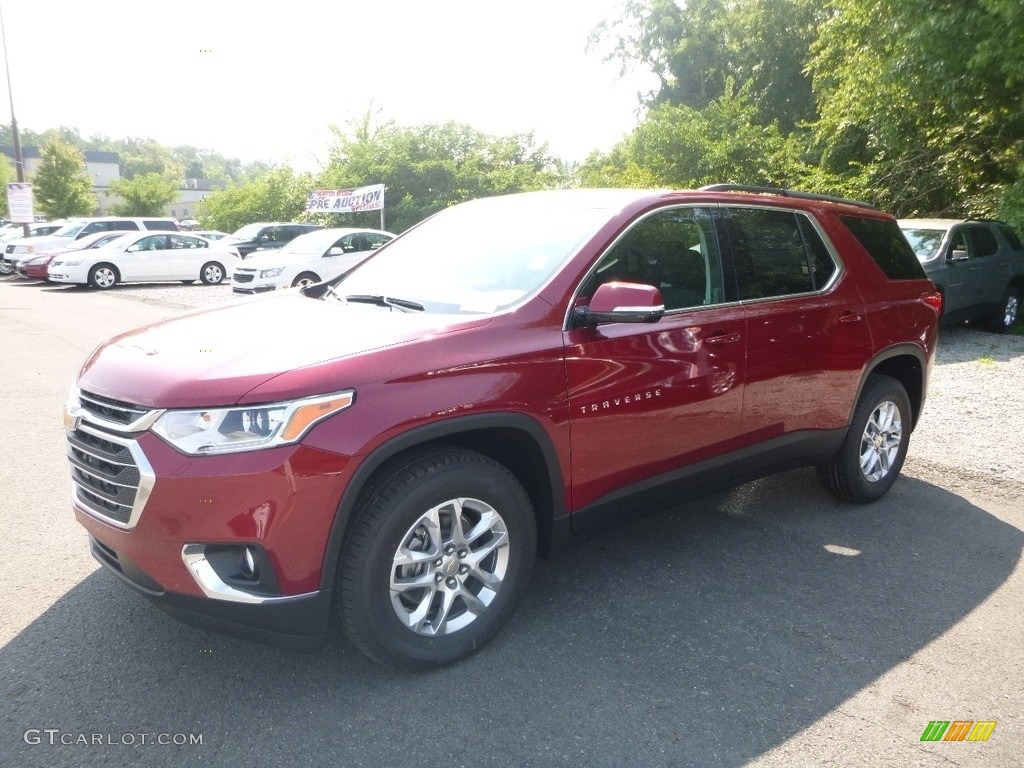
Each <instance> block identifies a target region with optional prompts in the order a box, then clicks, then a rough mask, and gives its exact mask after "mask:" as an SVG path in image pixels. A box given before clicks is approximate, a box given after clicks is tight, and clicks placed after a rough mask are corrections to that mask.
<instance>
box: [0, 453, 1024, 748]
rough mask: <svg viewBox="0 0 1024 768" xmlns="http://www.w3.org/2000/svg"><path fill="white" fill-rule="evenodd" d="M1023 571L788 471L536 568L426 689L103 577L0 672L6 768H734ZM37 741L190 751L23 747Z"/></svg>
mask: <svg viewBox="0 0 1024 768" xmlns="http://www.w3.org/2000/svg"><path fill="white" fill-rule="evenodd" d="M83 546H84V545H83ZM1022 547H1024V534H1022V532H1021V531H1019V530H1017V529H1016V528H1014V527H1013V526H1011V525H1008V524H1006V523H1004V522H1001V521H1000V520H999V519H997V518H995V517H993V516H992V515H990V514H989V513H987V512H985V511H984V510H982V509H980V508H978V507H976V506H974V505H972V504H971V503H969V502H967V501H966V500H965V499H963V498H961V497H959V496H957V495H955V494H952V493H950V492H948V491H946V490H944V489H942V488H939V487H936V486H934V485H931V484H929V483H926V482H923V481H920V480H917V479H914V478H910V477H903V478H901V479H900V481H899V482H898V483H897V484H896V486H894V488H893V489H892V491H891V492H890V494H889V495H888V496H887V497H886V498H885V499H883V500H882V501H880V502H877V503H875V504H872V505H867V506H851V505H845V504H840V503H838V502H835V501H834V500H833V499H832V498H831V497H830V496H828V495H827V494H825V493H824V492H823V491H821V490H820V489H819V488H818V486H817V483H816V479H815V477H814V473H813V471H809V470H796V471H793V472H789V473H786V474H784V475H779V476H777V477H772V478H768V479H765V480H761V481H758V482H755V483H751V484H748V485H745V486H741V487H739V488H737V489H734V490H732V491H729V492H727V493H722V494H718V495H715V496H712V497H709V498H706V499H704V500H701V501H697V502H693V503H690V504H686V505H684V506H681V507H679V508H677V509H675V510H673V511H671V512H668V513H663V514H660V515H657V516H651V517H646V518H643V519H641V520H639V521H637V522H635V523H633V524H631V525H629V526H626V527H623V528H620V529H617V530H616V531H615V532H614V533H611V534H607V535H605V536H602V537H600V538H597V539H594V540H592V541H590V542H588V543H586V544H584V545H582V546H580V547H579V548H577V549H575V550H573V551H572V552H571V553H569V554H567V555H564V556H562V557H560V558H556V559H553V560H550V561H542V562H540V563H538V566H537V568H536V571H535V576H534V578H533V580H532V582H531V585H530V587H529V591H528V594H527V596H526V598H525V600H524V601H523V604H522V605H521V607H520V608H519V610H518V611H517V613H516V614H515V615H514V617H513V619H512V621H511V622H510V623H509V625H507V626H506V627H505V628H504V629H503V631H502V632H501V633H500V634H499V635H498V637H497V638H496V639H495V641H494V642H493V643H492V644H491V645H490V646H488V647H487V648H486V649H484V650H483V651H482V652H480V653H479V654H477V655H476V656H474V657H472V658H470V659H468V660H466V661H464V662H462V663H459V664H457V665H455V666H453V667H450V668H447V669H442V670H438V671H434V672H429V673H419V674H409V673H402V672H397V671H392V670H388V669H384V668H382V667H379V666H377V665H376V664H375V663H373V662H372V661H370V660H368V659H367V658H365V657H364V656H363V655H362V654H361V653H360V652H359V651H358V650H356V649H355V648H354V647H353V646H352V645H350V644H349V643H348V642H347V641H346V640H345V639H343V638H342V637H341V636H340V635H339V634H338V633H335V636H333V637H332V639H331V640H330V642H329V645H328V648H327V649H326V650H324V651H323V652H320V653H318V654H313V655H294V654H290V653H286V652H282V651H278V650H275V649H272V648H268V647H264V646H261V645H257V644H252V643H247V642H245V641H241V640H234V639H230V638H225V637H221V636H218V635H214V634H211V633H207V632H205V631H201V630H197V629H193V628H191V627H187V626H184V625H182V624H179V623H177V622H176V621H174V620H172V619H170V618H168V617H166V616H165V615H164V614H163V613H162V612H160V611H159V610H158V609H156V608H155V607H153V606H152V605H150V604H149V603H148V602H147V601H146V600H144V599H143V598H142V597H140V596H138V595H135V594H134V593H132V592H131V591H129V590H127V589H125V588H124V587H123V586H122V585H121V584H120V583H119V582H117V581H116V580H115V579H114V578H113V577H111V576H109V575H108V574H106V573H103V572H101V571H97V572H94V573H92V574H91V575H90V576H88V577H87V578H85V579H84V580H83V581H82V582H81V583H79V584H78V585H77V586H75V587H74V588H73V589H71V590H70V591H69V592H68V593H66V594H65V595H64V596H63V597H61V598H60V599H59V600H58V601H57V602H56V603H54V604H53V605H52V607H50V608H49V609H48V610H47V611H46V612H45V613H44V614H42V615H41V616H40V617H39V618H38V619H36V620H35V621H34V622H32V624H31V625H29V626H28V627H27V628H26V629H25V630H24V631H22V632H21V633H19V634H18V635H17V636H16V637H15V638H14V639H13V640H12V641H11V642H10V643H9V644H8V645H7V646H6V647H5V648H3V649H2V651H0V659H2V669H3V672H2V675H3V681H2V682H3V698H4V701H6V702H7V704H6V706H5V709H6V710H7V713H6V715H5V723H6V727H5V730H6V731H7V734H6V736H5V737H4V739H3V741H2V743H0V764H3V765H21V766H29V765H55V764H58V763H61V762H62V761H64V760H67V761H70V762H69V763H68V764H71V763H73V764H76V765H101V764H102V765H105V764H107V761H108V760H109V759H112V758H111V754H112V753H113V754H114V755H115V756H116V755H129V754H135V755H142V757H141V758H140V759H144V760H145V763H146V764H147V765H168V766H170V765H175V766H179V765H192V764H196V765H198V764H204V765H205V764H222V763H231V764H235V765H249V764H253V765H255V764H259V765H296V766H300V765H326V764H328V763H332V764H336V765H345V766H356V765H374V766H385V765H407V764H411V763H413V762H415V763H417V764H422V765H442V764H444V765H449V764H450V765H463V764H465V765H472V766H506V765H517V766H529V765H587V766H630V765H643V766H656V765H694V766H740V765H743V764H745V763H747V762H748V761H750V760H752V759H755V758H756V757H758V756H759V755H762V754H764V753H765V752H767V751H768V750H770V749H772V748H773V747H776V746H778V745H779V744H781V743H782V742H784V741H786V740H787V739H789V738H791V737H792V736H794V735H795V734H797V733H799V732H800V731H801V730H803V729H805V728H807V727H808V726H810V725H812V724H813V723H815V722H816V721H817V720H818V719H820V718H822V717H823V716H825V715H826V714H828V713H829V712H830V711H832V710H833V709H835V708H836V707H837V706H838V705H840V704H841V703H842V702H843V701H845V700H846V699H848V698H849V697H851V696H853V695H854V694H856V693H857V692H858V691H861V690H862V689H864V688H865V687H866V686H869V685H871V684H872V683H873V682H875V681H877V680H878V679H879V678H880V677H881V676H882V675H884V674H885V673H886V672H888V671H889V670H891V669H893V667H895V666H896V665H898V664H900V663H901V662H904V661H906V660H907V659H908V658H909V657H910V656H911V655H912V654H914V653H915V652H917V651H918V650H920V649H921V648H922V647H923V646H925V645H926V644H928V643H929V642H931V641H932V640H934V639H935V638H936V637H938V636H939V635H941V634H943V633H944V632H946V631H947V630H949V629H950V628H951V627H953V626H954V625H956V624H957V623H958V622H959V621H960V620H961V619H962V618H963V617H964V616H965V615H966V614H968V613H970V612H971V611H972V610H973V609H975V608H976V607H977V606H978V605H979V604H980V603H981V602H982V601H984V600H985V599H986V597H988V596H989V595H991V594H992V592H993V591H994V590H996V589H997V588H998V587H999V586H1000V585H1001V584H1003V583H1004V582H1005V581H1006V580H1007V578H1008V577H1009V576H1010V574H1011V573H1012V572H1013V570H1014V568H1015V566H1016V564H1017V562H1018V560H1019V559H1020V557H1021V551H1022ZM59 562H60V558H59V556H55V557H54V558H53V561H52V562H50V563H40V564H39V567H41V568H53V567H59ZM936 684H937V685H941V680H936ZM922 725H923V724H922ZM30 728H35V729H46V728H51V729H61V730H62V731H65V732H70V733H75V734H77V733H86V734H94V733H98V734H114V735H115V738H120V735H121V734H125V733H132V734H139V733H166V732H171V733H178V732H183V733H190V734H194V733H201V734H203V745H202V746H201V747H193V746H182V747H164V748H161V749H151V750H148V751H146V752H144V753H140V752H138V751H136V752H130V750H129V748H126V747H123V746H121V745H117V746H114V747H109V746H107V747H103V748H100V747H91V748H78V749H75V748H74V747H68V746H61V745H60V744H59V743H58V744H57V745H55V746H49V745H47V744H46V743H43V744H41V745H38V744H37V745H29V744H26V743H24V739H23V738H22V734H23V732H24V731H25V730H26V729H30ZM118 750H120V752H118ZM118 759H119V760H121V759H122V758H118ZM123 759H124V760H128V759H129V758H128V757H124V758H123Z"/></svg>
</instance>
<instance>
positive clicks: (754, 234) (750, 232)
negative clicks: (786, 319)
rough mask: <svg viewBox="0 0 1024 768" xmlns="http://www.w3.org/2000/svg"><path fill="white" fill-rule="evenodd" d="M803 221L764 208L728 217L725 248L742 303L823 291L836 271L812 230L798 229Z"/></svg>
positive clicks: (742, 210) (737, 211)
mask: <svg viewBox="0 0 1024 768" xmlns="http://www.w3.org/2000/svg"><path fill="white" fill-rule="evenodd" d="M801 218H803V217H802V216H798V215H797V214H795V213H793V212H791V211H776V210H769V209H765V208H733V209H730V210H729V211H728V219H727V228H728V232H729V242H730V245H731V246H732V252H733V256H734V258H735V260H736V271H737V276H738V278H739V284H740V298H741V299H761V298H768V297H772V296H788V295H792V294H797V293H810V292H811V291H814V290H816V287H815V286H816V284H818V283H819V282H820V285H824V281H827V278H828V277H829V276H831V274H832V272H834V271H835V264H834V263H832V259H831V258H830V257H829V255H828V251H827V250H826V249H825V247H824V244H823V243H821V239H820V238H819V237H818V236H817V233H815V232H814V230H813V227H810V226H809V225H805V226H804V227H801V225H800V221H799V219H801ZM805 230H809V233H808V232H805ZM808 234H810V235H813V236H814V238H813V242H815V243H817V246H816V248H817V253H816V254H813V253H810V252H809V251H808V248H807V246H806V245H805V240H806V239H807V237H808ZM901 237H902V236H901ZM823 276H824V279H823ZM820 285H819V286H818V287H820Z"/></svg>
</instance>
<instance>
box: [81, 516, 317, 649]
mask: <svg viewBox="0 0 1024 768" xmlns="http://www.w3.org/2000/svg"><path fill="white" fill-rule="evenodd" d="M89 547H90V549H91V551H92V555H93V557H95V558H96V559H97V560H98V561H99V563H100V564H101V565H102V566H103V567H104V568H105V569H106V570H108V571H110V572H111V573H112V574H114V576H116V577H117V578H118V579H120V580H121V581H122V582H123V583H124V584H126V585H127V586H129V587H131V588H132V589H134V590H135V591H136V592H139V593H141V594H143V595H145V597H147V598H148V599H149V600H151V601H152V602H153V603H154V604H156V605H157V607H159V608H161V609H162V610H163V611H165V612H166V613H168V614H170V615H171V616H173V617H174V618H176V619H178V620H179V621H181V622H184V623H185V624H189V625H192V626H196V627H201V628H203V629H209V630H211V631H214V632H219V633H221V634H224V635H230V636H232V637H239V638H242V639H244V640H254V641H256V642H260V643H266V644H268V645H273V646H276V647H278V648H285V649H287V650H290V651H299V652H306V653H308V652H313V651H317V650H320V649H321V648H323V646H324V645H325V643H326V642H327V637H328V634H329V630H330V618H331V603H332V596H333V590H332V589H331V588H327V589H322V590H318V591H316V592H312V593H309V594H305V595H297V596H295V597H290V598H282V599H279V600H275V601H269V602H264V603H258V604H252V603H231V602H222V601H218V600H210V599H206V598H200V597H195V596H194V595H185V594H181V593H179V592H171V591H169V590H166V589H164V588H163V587H161V586H160V585H159V584H157V583H156V582H155V581H153V579H151V578H150V577H149V576H148V575H147V574H146V573H145V571H143V570H142V569H141V568H140V567H139V566H138V565H137V564H136V563H135V562H133V561H132V560H131V559H130V558H129V557H127V556H126V555H123V554H121V553H119V552H117V551H116V550H114V549H112V548H110V547H108V546H106V545H104V544H102V543H101V542H100V541H98V540H97V539H96V538H95V537H94V536H90V537H89Z"/></svg>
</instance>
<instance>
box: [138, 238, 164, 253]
mask: <svg viewBox="0 0 1024 768" xmlns="http://www.w3.org/2000/svg"><path fill="white" fill-rule="evenodd" d="M166 249H167V238H166V237H165V236H164V235H150V236H149V237H144V238H142V239H141V240H139V242H137V243H136V244H135V248H134V250H136V251H163V250H166Z"/></svg>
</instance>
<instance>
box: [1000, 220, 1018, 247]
mask: <svg viewBox="0 0 1024 768" xmlns="http://www.w3.org/2000/svg"><path fill="white" fill-rule="evenodd" d="M999 231H1000V233H1002V235H1003V237H1005V238H1006V242H1008V243H1009V244H1010V247H1011V248H1013V250H1015V251H1020V250H1024V245H1022V244H1021V242H1020V238H1019V237H1017V232H1016V230H1014V228H1013V227H1008V226H1006V225H1005V224H1001V225H1000V226H999Z"/></svg>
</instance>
